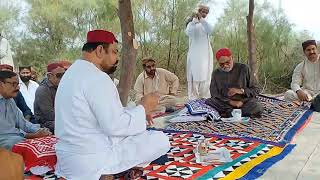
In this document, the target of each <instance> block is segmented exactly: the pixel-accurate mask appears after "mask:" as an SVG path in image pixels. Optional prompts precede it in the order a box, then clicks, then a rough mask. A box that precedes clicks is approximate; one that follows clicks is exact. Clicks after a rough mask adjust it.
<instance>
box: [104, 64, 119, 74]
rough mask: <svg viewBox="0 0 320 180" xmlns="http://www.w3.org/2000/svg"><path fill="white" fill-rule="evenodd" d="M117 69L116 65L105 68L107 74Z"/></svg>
mask: <svg viewBox="0 0 320 180" xmlns="http://www.w3.org/2000/svg"><path fill="white" fill-rule="evenodd" d="M116 70H117V66H112V67H111V68H110V69H107V70H105V71H104V72H105V73H107V74H113V73H114V72H115V71H116Z"/></svg>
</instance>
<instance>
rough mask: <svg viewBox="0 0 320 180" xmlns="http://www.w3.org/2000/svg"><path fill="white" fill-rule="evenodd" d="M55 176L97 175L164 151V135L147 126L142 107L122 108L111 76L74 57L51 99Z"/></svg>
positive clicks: (85, 177)
mask: <svg viewBox="0 0 320 180" xmlns="http://www.w3.org/2000/svg"><path fill="white" fill-rule="evenodd" d="M55 103H56V105H55V135H56V136H57V137H58V143H57V144H56V147H55V148H56V153H57V160H58V162H57V167H56V174H57V175H58V176H62V177H64V178H66V179H74V180H82V179H83V180H88V179H90V180H91V179H99V178H100V176H101V175H106V174H116V173H119V172H122V171H125V170H127V169H130V168H132V167H134V166H137V165H139V164H143V163H147V162H151V161H153V160H155V159H157V158H159V157H160V156H162V155H164V154H166V152H167V151H168V150H169V148H170V143H169V139H168V137H167V136H166V135H165V134H164V133H162V132H158V131H147V130H146V115H145V110H144V107H143V106H141V105H139V106H137V107H134V108H130V109H128V108H124V107H123V106H122V104H121V102H120V98H119V94H118V91H117V88H116V86H115V84H114V83H113V82H112V80H111V78H110V77H109V76H108V75H107V74H106V73H104V72H102V71H101V70H99V69H98V68H97V67H96V66H95V65H94V64H92V63H90V62H88V61H85V60H77V61H76V62H75V63H74V64H73V65H72V66H71V67H70V68H69V69H68V71H66V73H65V75H64V76H63V78H62V80H61V82H60V84H59V87H58V90H57V94H56V101H55Z"/></svg>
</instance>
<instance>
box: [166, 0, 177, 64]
mask: <svg viewBox="0 0 320 180" xmlns="http://www.w3.org/2000/svg"><path fill="white" fill-rule="evenodd" d="M175 7H176V5H175V0H172V15H171V28H170V37H169V53H168V59H167V70H169V67H170V60H171V51H172V48H171V47H172V34H173V28H174V18H175V14H174V12H175Z"/></svg>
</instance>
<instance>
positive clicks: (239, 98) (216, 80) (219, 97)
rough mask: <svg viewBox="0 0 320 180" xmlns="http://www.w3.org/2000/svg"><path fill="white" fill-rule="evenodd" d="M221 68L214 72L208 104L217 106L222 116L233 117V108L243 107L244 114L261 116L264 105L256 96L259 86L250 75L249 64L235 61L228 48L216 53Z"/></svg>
mask: <svg viewBox="0 0 320 180" xmlns="http://www.w3.org/2000/svg"><path fill="white" fill-rule="evenodd" d="M216 58H217V61H218V62H219V66H220V68H218V69H216V70H215V71H214V72H213V73H212V79H211V85H210V93H211V98H209V99H207V100H206V104H208V105H209V106H211V107H213V108H215V109H216V110H217V111H218V112H219V113H220V115H221V116H222V117H231V112H232V110H233V109H241V110H242V114H243V116H249V117H261V113H262V105H261V104H260V103H259V102H258V100H257V98H256V96H257V95H258V94H259V88H258V86H257V84H256V81H255V80H254V79H253V77H251V75H250V69H249V67H248V65H246V64H241V63H234V61H233V57H232V53H231V51H230V50H229V49H228V48H222V49H219V50H218V51H217V53H216Z"/></svg>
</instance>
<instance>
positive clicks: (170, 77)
mask: <svg viewBox="0 0 320 180" xmlns="http://www.w3.org/2000/svg"><path fill="white" fill-rule="evenodd" d="M142 66H143V70H144V72H142V73H141V74H140V75H139V76H138V78H137V80H136V83H135V85H134V91H135V92H136V102H137V103H140V101H141V98H142V97H143V96H145V95H147V94H149V93H159V95H160V101H159V105H158V107H157V108H156V110H155V111H157V112H165V111H166V112H172V111H174V108H175V105H176V103H177V99H176V97H175V96H176V95H177V91H178V88H179V78H178V76H176V75H175V74H173V73H172V72H170V71H168V70H166V69H162V68H156V61H155V60H154V59H153V58H150V57H148V58H144V59H143V60H142Z"/></svg>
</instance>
